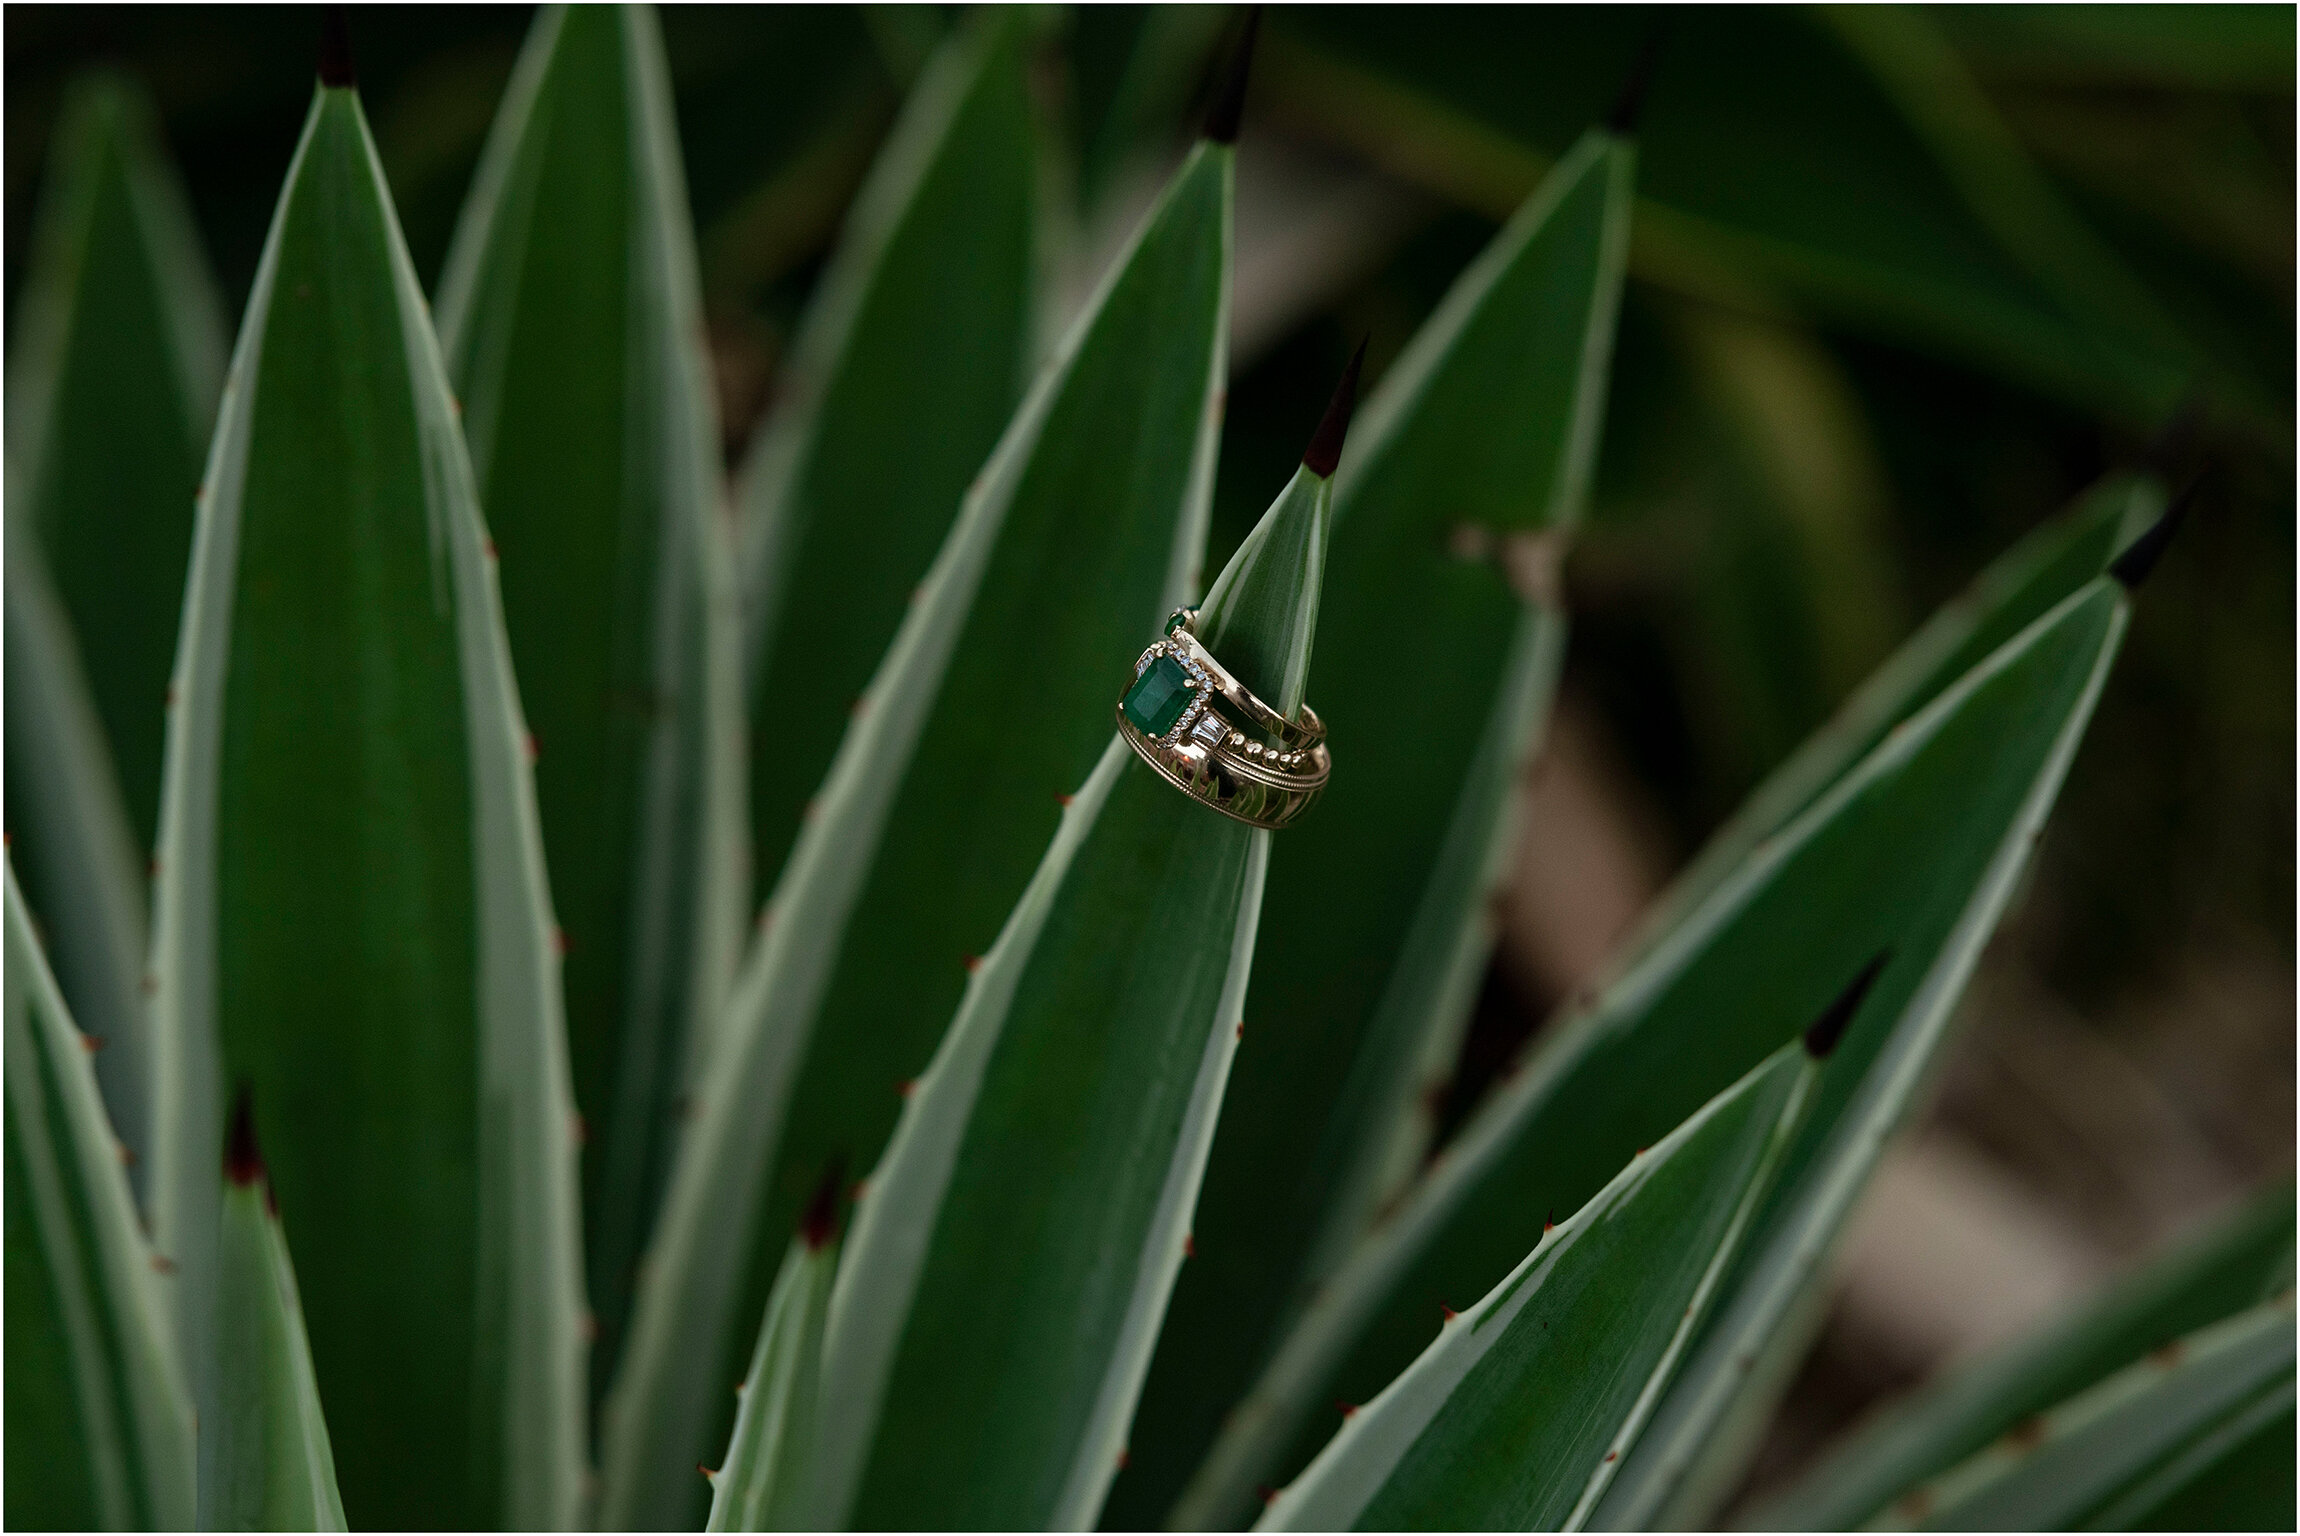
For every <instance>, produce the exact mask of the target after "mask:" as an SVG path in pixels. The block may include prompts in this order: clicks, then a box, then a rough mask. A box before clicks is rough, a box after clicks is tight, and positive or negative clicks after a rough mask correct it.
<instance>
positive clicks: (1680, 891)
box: [1632, 473, 2165, 953]
mask: <svg viewBox="0 0 2300 1536" xmlns="http://www.w3.org/2000/svg"><path fill="white" fill-rule="evenodd" d="M2164 510H2165V492H2164V486H2163V484H2162V483H2161V482H2160V481H2158V480H2157V479H2156V478H2155V477H2153V476H2151V475H2145V474H2125V473H2117V474H2110V475H2107V476H2104V477H2103V478H2102V479H2101V480H2100V481H2098V482H2097V483H2095V484H2094V485H2092V486H2090V487H2088V488H2087V489H2086V490H2085V491H2084V492H2082V493H2081V494H2080V495H2079V496H2078V497H2077V498H2076V500H2075V501H2074V503H2072V504H2071V505H2070V506H2069V507H2068V508H2067V509H2065V510H2064V511H2063V512H2062V513H2061V514H2060V515H2059V516H2057V517H2055V518H2053V519H2052V520H2051V521H2050V522H2048V523H2046V524H2045V525H2044V526H2042V527H2040V528H2038V529H2037V530H2036V531H2035V532H2033V533H2031V534H2029V535H2028V536H2027V537H2026V538H2023V539H2022V540H2021V541H2020V542H2019V543H2017V544H2015V545H2014V546H2013V547H2012V548H2011V549H2009V550H2007V551H2005V553H2004V554H2002V555H2000V556H1998V557H1997V558H1996V559H1995V560H1994V561H1992V562H1990V564H1989V566H1988V568H1987V569H1986V570H1984V571H1983V572H1981V574H1980V575H1979V576H1977V577H1976V578H1974V580H1973V582H1972V584H1971V585H1970V586H1968V587H1967V588H1966V589H1965V590H1964V592H1962V593H1961V594H1959V595H1958V596H1957V597H1956V598H1954V599H1953V600H1951V601H1950V602H1948V603H1946V604H1944V605H1943V606H1942V607H1941V608H1940V609H1939V611H1937V612H1936V613H1934V615H1933V616H1932V617H1931V618H1930V619H1928V620H1926V621H1925V623H1924V624H1923V626H1922V627H1920V628H1919V629H1918V631H1917V632H1916V633H1915V634H1914V635H1911V636H1910V637H1909V638H1908V640H1907V641H1905V642H1904V643H1903V644H1902V645H1901V646H1900V648H1899V649H1897V650H1896V651H1894V653H1893V654H1892V656H1891V657H1890V658H1888V659H1887V660H1886V661H1885V663H1884V664H1883V665H1882V666H1880V667H1878V668H1877V670H1876V671H1875V672H1874V673H1872V674H1871V675H1870V677H1869V678H1868V679H1867V681H1865V682H1863V683H1862V684H1861V686H1860V687H1859V688H1857V689H1855V690H1854V691H1853V693H1852V695H1851V696H1850V697H1849V698H1847V699H1846V700H1845V702H1844V704H1843V705H1842V706H1840V707H1839V708H1838V710H1837V712H1836V714H1835V716H1834V717H1832V718H1831V719H1830V721H1829V722H1828V724H1826V725H1824V726H1823V727H1822V728H1821V729H1820V730H1818V731H1816V732H1814V733H1813V735H1812V736H1811V737H1810V738H1808V739H1807V741H1806V742H1805V744H1804V745H1803V746H1801V747H1799V748H1798V749H1797V750H1796V751H1795V752H1794V753H1792V754H1791V755H1790V756H1789V758H1788V760H1787V761H1785V762H1783V763H1782V764H1781V766H1780V767H1778V768H1776V769H1775V770H1774V771H1773V772H1771V773H1769V774H1767V775H1766V777H1765V781H1764V783H1762V784H1760V785H1759V786H1758V787H1757V789H1756V790H1755V791H1754V792H1753V793H1752V794H1751V795H1750V796H1749V798H1748V800H1747V801H1745V802H1744V803H1743V804H1742V806H1741V808H1740V809H1739V810H1737V811H1735V812H1734V813H1733V815H1732V817H1731V818H1730V819H1729V820H1728V821H1727V822H1726V824H1725V825H1724V826H1722V827H1720V828H1719V829H1718V830H1717V831H1716V832H1715V833H1714V834H1713V835H1712V836H1711V837H1710V839H1709V841H1708V842H1707V843H1705V844H1703V845H1702V848H1701V851H1700V852H1699V853H1698V854H1697V855H1696V856H1695V857H1694V859H1693V862H1692V863H1691V864H1690V865H1688V866H1687V867H1686V869H1685V871H1684V872H1683V873H1682V874H1680V875H1679V876H1678V877H1677V878H1676V879H1675V880H1674V881H1672V882H1671V884H1670V887H1669V890H1668V892H1667V893H1666V894H1665V895H1664V896H1663V897H1662V899H1661V900H1660V901H1659V902H1657V903H1655V906H1654V910H1653V912H1652V913H1651V915H1650V916H1648V917H1647V918H1646V919H1644V920H1643V921H1642V922H1640V924H1639V925H1638V934H1637V938H1636V939H1635V941H1634V942H1633V945H1632V952H1633V953H1634V952H1635V951H1636V950H1638V949H1642V947H1643V946H1644V945H1645V944H1646V943H1649V942H1651V941H1652V940H1654V939H1657V938H1659V937H1660V936H1661V935H1663V934H1666V933H1667V932H1668V931H1669V930H1670V929H1671V928H1673V927H1675V926H1676V924H1677V923H1678V922H1679V921H1680V920H1681V919H1682V918H1683V916H1684V914H1685V913H1686V912H1688V911H1690V910H1691V909H1692V907H1693V906H1695V905H1696V904H1697V903H1698V902H1699V901H1700V900H1701V899H1702V898H1704V897H1705V896H1707V895H1708V893H1709V892H1710V891H1711V890H1712V889H1713V888H1714V887H1715V886H1716V885H1717V883H1718V882H1719V881H1720V880H1722V879H1724V878H1725V877H1726V876H1727V875H1728V874H1730V873H1731V872H1732V871H1733V869H1734V868H1735V867H1736V866H1737V865H1739V864H1740V863H1741V862H1742V861H1743V860H1744V859H1746V858H1747V857H1748V855H1749V852H1750V850H1751V849H1753V848H1754V847H1756V846H1757V844H1758V843H1759V842H1761V841H1762V840H1764V839H1765V838H1766V837H1768V836H1770V835H1772V834H1773V833H1775V832H1778V831H1779V830H1780V829H1781V828H1782V827H1784V826H1786V825H1787V824H1788V823H1789V822H1790V821H1791V820H1792V819H1793V818H1794V817H1795V816H1796V815H1797V813H1798V812H1800V811H1802V810H1804V809H1805V808H1806V807H1807V806H1809V805H1811V804H1812V803H1813V801H1814V800H1815V799H1816V798H1817V797H1818V796H1820V795H1821V794H1822V792H1824V791H1825V790H1826V789H1827V788H1828V787H1829V786H1830V785H1831V784H1834V783H1835V782H1836V781H1837V780H1838V779H1839V778H1841V777H1843V775H1844V773H1845V771H1846V770H1847V769H1848V768H1850V767H1851V766H1852V765H1853V764H1855V763H1857V762H1858V761H1860V759H1861V758H1862V757H1864V756H1865V755H1867V754H1868V753H1869V752H1870V751H1872V750H1874V748H1875V747H1876V745H1877V744H1878V743H1879V742H1881V741H1883V740H1884V739H1885V736H1886V734H1887V733H1888V732H1890V731H1891V730H1892V729H1893V727H1895V726H1897V725H1899V724H1900V723H1901V722H1902V721H1904V720H1906V719H1908V718H1909V717H1910V716H1911V715H1914V714H1915V713H1916V712H1917V711H1918V710H1919V709H1922V708H1923V707H1924V706H1925V705H1926V704H1927V703H1929V702H1931V701H1932V700H1933V699H1935V698H1937V697H1939V696H1940V694H1941V693H1942V692H1943V691H1945V690H1946V689H1947V688H1948V687H1949V686H1950V685H1952V684H1953V683H1955V682H1956V680H1957V679H1958V678H1960V677H1962V676H1964V674H1965V673H1967V672H1969V671H1971V670H1972V669H1973V668H1974V667H1976V666H1978V665H1980V663H1981V662H1983V661H1985V660H1986V659H1987V658H1988V656H1989V653H1990V652H1992V651H1994V650H1995V649H1996V648H1997V647H1998V646H2000V645H2002V644H2004V643H2005V642H2006V641H2008V640H2010V639H2012V638H2013V637H2014V636H2015V635H2017V634H2019V633H2020V632H2021V631H2022V630H2023V629H2026V628H2027V627H2028V626H2029V625H2030V624H2032V623H2034V622H2035V621H2036V620H2037V619H2039V618H2042V617H2043V616H2044V615H2045V614H2046V613H2048V612H2050V611H2051V610H2052V609H2053V608H2054V607H2055V606H2056V605H2058V604H2059V603H2060V602H2061V600H2062V599H2064V598H2066V597H2067V596H2068V595H2069V594H2070V593H2071V592H2074V591H2076V590H2077V589H2078V588H2079V587H2082V586H2083V585H2084V584H2085V583H2086V582H2088V581H2091V580H2092V579H2093V578H2094V577H2096V576H2098V575H2100V574H2101V573H2102V572H2103V571H2105V570H2107V569H2108V564H2109V562H2110V561H2111V560H2112V559H2114V558H2115V557H2116V555H2117V554H2119V553H2120V552H2122V551H2123V550H2124V549H2125V548H2126V547H2127V546H2128V545H2129V544H2130V543H2131V542H2132V541H2133V540H2134V539H2135V538H2137V537H2138V536H2139V535H2140V533H2141V532H2142V530H2144V529H2146V528H2147V527H2148V526H2149V525H2150V524H2152V523H2153V522H2155V521H2156V519H2157V518H2158V517H2160V516H2162V515H2163V513H2164Z"/></svg>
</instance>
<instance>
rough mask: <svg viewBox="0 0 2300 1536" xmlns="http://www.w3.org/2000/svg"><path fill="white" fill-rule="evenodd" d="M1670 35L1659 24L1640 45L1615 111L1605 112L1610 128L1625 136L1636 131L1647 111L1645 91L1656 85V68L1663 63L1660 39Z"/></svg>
mask: <svg viewBox="0 0 2300 1536" xmlns="http://www.w3.org/2000/svg"><path fill="white" fill-rule="evenodd" d="M1667 35H1668V34H1667V31H1666V29H1665V28H1662V27H1656V28H1654V29H1653V31H1652V33H1651V34H1650V35H1649V36H1647V38H1646V39H1645V41H1644V43H1643V44H1641V45H1640V46H1639V48H1638V50H1637V57H1636V58H1635V59H1634V60H1632V61H1631V63H1630V65H1629V74H1628V77H1627V78H1626V79H1624V80H1623V81H1622V82H1621V93H1620V94H1619V95H1617V96H1615V97H1614V98H1613V110H1612V111H1610V112H1608V113H1606V114H1605V126H1606V128H1607V129H1608V130H1609V131H1611V132H1613V133H1616V134H1619V135H1621V136H1622V137H1623V138H1627V137H1628V136H1629V135H1630V134H1633V133H1635V132H1636V131H1637V121H1638V119H1639V118H1640V117H1642V116H1643V115H1644V112H1645V93H1646V91H1647V90H1649V89H1650V88H1651V87H1652V85H1653V67H1654V65H1656V64H1658V63H1660V62H1661V41H1662V39H1663V38H1664V37H1665V36H1667Z"/></svg>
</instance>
